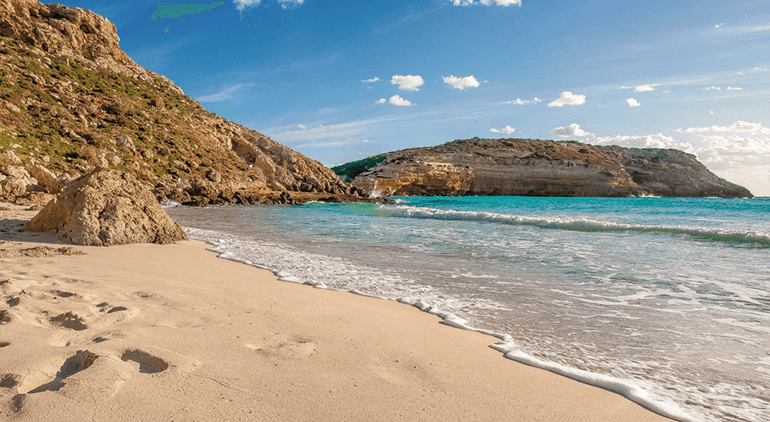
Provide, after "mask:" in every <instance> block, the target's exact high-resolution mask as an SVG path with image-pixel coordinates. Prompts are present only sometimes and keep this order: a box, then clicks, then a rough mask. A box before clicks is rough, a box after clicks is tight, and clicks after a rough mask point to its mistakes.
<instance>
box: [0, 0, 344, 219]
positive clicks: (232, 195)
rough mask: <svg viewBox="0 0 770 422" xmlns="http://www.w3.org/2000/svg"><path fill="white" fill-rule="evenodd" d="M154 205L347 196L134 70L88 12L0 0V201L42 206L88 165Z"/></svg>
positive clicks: (263, 141)
mask: <svg viewBox="0 0 770 422" xmlns="http://www.w3.org/2000/svg"><path fill="white" fill-rule="evenodd" d="M101 167H106V168H113V169H118V170H124V171H127V172H129V173H132V174H134V175H136V176H137V177H138V178H139V179H141V180H143V181H145V182H149V183H150V184H151V185H153V186H154V187H155V193H156V195H157V196H158V198H160V199H163V198H169V199H173V200H176V201H179V202H185V203H195V204H200V205H205V204H208V203H237V202H242V203H263V202H266V203H275V202H279V203H296V202H305V201H308V200H313V199H323V200H327V201H339V200H346V199H356V198H357V196H358V195H357V192H356V191H355V189H351V188H350V187H349V186H347V185H345V184H344V183H342V182H341V181H340V180H339V178H338V177H337V175H336V174H334V172H333V171H331V170H330V169H328V168H326V167H324V166H323V165H322V164H321V163H319V162H317V161H315V160H311V159H309V158H307V157H305V156H303V155H301V154H299V153H297V152H295V151H293V150H291V149H289V148H287V147H285V146H283V145H281V144H279V143H277V142H275V141H273V140H272V139H270V138H268V137H267V136H265V135H263V134H261V133H258V132H256V131H253V130H250V129H248V128H245V127H243V126H241V125H238V124H235V123H233V122H230V121H227V120H225V119H223V118H221V117H219V116H217V115H216V114H213V113H209V112H207V111H206V110H205V109H203V107H201V105H200V104H199V103H198V102H197V101H195V100H192V99H190V98H189V97H187V96H185V95H184V93H183V92H182V90H181V89H180V88H179V87H177V86H175V85H174V84H173V83H172V82H171V81H170V80H168V79H167V78H165V77H163V76H161V75H158V74H156V73H154V72H152V71H149V70H146V69H144V68H142V67H141V66H139V65H137V64H136V63H134V62H133V61H132V60H131V59H130V58H129V57H128V56H127V55H126V54H125V53H124V52H123V51H122V50H121V49H120V47H119V38H118V35H117V33H116V30H115V26H114V25H113V24H112V23H111V22H110V21H108V20H107V19H105V18H104V17H101V16H99V15H97V14H95V13H93V12H91V11H88V10H83V9H78V8H69V7H66V6H62V5H58V4H47V5H44V4H41V3H40V2H38V1H37V0H0V200H6V201H16V202H19V203H45V202H47V201H48V200H50V199H51V197H52V196H51V195H50V194H51V193H54V192H55V190H56V189H57V186H59V187H60V186H62V185H63V184H64V183H65V182H67V181H69V180H71V179H74V178H77V177H79V176H80V175H82V174H85V173H88V172H91V171H93V170H94V169H96V168H101Z"/></svg>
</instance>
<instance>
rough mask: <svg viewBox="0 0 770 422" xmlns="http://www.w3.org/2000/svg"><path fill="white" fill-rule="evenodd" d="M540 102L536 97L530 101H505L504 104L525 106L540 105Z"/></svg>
mask: <svg viewBox="0 0 770 422" xmlns="http://www.w3.org/2000/svg"><path fill="white" fill-rule="evenodd" d="M542 101H543V100H541V99H540V98H537V97H535V98H533V99H532V100H522V99H521V98H517V99H515V100H512V101H506V102H505V104H516V105H526V104H537V103H540V102H542Z"/></svg>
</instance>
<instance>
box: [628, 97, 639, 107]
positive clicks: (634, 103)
mask: <svg viewBox="0 0 770 422" xmlns="http://www.w3.org/2000/svg"><path fill="white" fill-rule="evenodd" d="M626 102H627V103H628V106H629V107H639V106H640V105H642V103H640V102H639V101H636V99H635V98H626Z"/></svg>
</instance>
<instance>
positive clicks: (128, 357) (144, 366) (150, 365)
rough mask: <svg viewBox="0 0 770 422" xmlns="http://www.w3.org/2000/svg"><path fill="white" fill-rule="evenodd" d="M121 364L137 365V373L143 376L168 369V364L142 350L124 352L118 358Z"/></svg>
mask: <svg viewBox="0 0 770 422" xmlns="http://www.w3.org/2000/svg"><path fill="white" fill-rule="evenodd" d="M120 359H122V360H123V362H128V361H131V362H134V363H137V364H139V372H141V373H143V374H157V373H158V372H163V371H165V370H166V369H168V363H167V362H166V361H165V360H163V359H161V358H159V357H157V356H153V355H151V354H149V353H147V352H145V351H142V350H126V351H125V352H123V356H122V357H121V358H120Z"/></svg>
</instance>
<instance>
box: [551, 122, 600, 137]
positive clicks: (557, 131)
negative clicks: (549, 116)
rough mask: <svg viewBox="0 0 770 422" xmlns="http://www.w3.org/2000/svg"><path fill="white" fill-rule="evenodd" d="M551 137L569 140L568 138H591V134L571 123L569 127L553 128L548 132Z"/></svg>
mask: <svg viewBox="0 0 770 422" xmlns="http://www.w3.org/2000/svg"><path fill="white" fill-rule="evenodd" d="M550 134H551V136H558V137H561V138H569V137H583V136H591V135H593V133H591V132H587V131H585V130H583V129H581V128H580V125H579V124H577V123H573V124H571V125H569V126H562V127H557V128H553V130H552V131H551V132H550Z"/></svg>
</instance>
